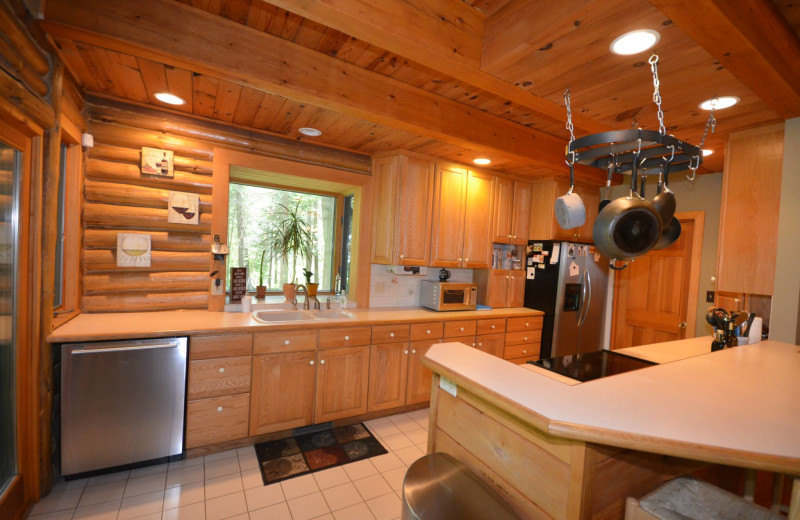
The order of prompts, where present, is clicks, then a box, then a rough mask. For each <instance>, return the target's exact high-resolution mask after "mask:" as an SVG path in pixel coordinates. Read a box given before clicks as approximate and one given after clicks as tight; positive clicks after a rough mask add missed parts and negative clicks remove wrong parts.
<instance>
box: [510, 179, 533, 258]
mask: <svg viewBox="0 0 800 520" xmlns="http://www.w3.org/2000/svg"><path fill="white" fill-rule="evenodd" d="M532 192H533V186H532V185H531V184H530V183H529V182H521V181H514V204H513V210H512V213H511V243H512V244H521V245H525V244H527V243H528V227H529V226H530V223H531V196H532Z"/></svg>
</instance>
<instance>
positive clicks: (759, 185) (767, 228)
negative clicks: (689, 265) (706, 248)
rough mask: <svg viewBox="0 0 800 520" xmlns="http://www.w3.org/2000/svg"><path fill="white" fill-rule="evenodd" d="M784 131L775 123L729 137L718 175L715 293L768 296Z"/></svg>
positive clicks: (772, 272) (775, 242) (772, 275)
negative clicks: (721, 172)
mask: <svg viewBox="0 0 800 520" xmlns="http://www.w3.org/2000/svg"><path fill="white" fill-rule="evenodd" d="M783 134H784V124H783V123H780V124H777V125H771V126H765V127H761V128H756V129H753V130H747V131H744V132H736V133H733V134H731V135H730V137H729V139H728V146H727V148H726V151H725V172H724V175H723V176H722V208H721V211H720V222H719V229H720V233H719V248H718V252H717V290H718V291H726V292H732V293H749V294H772V291H773V287H774V285H775V262H776V259H777V256H776V254H777V253H776V252H777V248H778V216H779V215H778V214H779V210H780V204H781V202H783V201H782V200H781V177H782V175H781V171H782V170H783ZM743 236H746V237H747V239H746V240H743V239H742V237H743ZM743 244H746V245H745V246H743Z"/></svg>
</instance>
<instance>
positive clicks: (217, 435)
mask: <svg viewBox="0 0 800 520" xmlns="http://www.w3.org/2000/svg"><path fill="white" fill-rule="evenodd" d="M249 411H250V394H237V395H226V396H224V397H211V398H208V399H196V400H192V401H189V402H188V403H187V404H186V418H187V419H186V447H187V448H194V447H197V446H205V445H207V444H216V443H218V442H225V441H230V440H233V439H241V438H243V437H247V420H248V414H249Z"/></svg>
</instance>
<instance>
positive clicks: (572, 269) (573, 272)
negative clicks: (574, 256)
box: [569, 261, 581, 276]
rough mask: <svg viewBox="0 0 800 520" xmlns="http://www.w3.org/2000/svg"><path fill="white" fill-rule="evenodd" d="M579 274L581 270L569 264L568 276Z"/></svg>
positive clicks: (573, 264) (576, 265) (575, 265)
mask: <svg viewBox="0 0 800 520" xmlns="http://www.w3.org/2000/svg"><path fill="white" fill-rule="evenodd" d="M579 274H581V268H580V266H579V265H578V264H576V263H575V262H574V261H573V262H572V263H571V264H569V275H570V276H578V275H579Z"/></svg>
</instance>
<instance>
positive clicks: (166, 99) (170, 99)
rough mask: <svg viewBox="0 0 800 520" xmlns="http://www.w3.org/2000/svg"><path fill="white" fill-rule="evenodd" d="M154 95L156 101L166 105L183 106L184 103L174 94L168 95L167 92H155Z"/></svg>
mask: <svg viewBox="0 0 800 520" xmlns="http://www.w3.org/2000/svg"><path fill="white" fill-rule="evenodd" d="M154 95H155V97H156V99H157V100H159V101H161V102H162V103H166V104H168V105H183V104H185V103H186V101H184V100H183V98H179V97H178V96H176V95H175V94H170V93H169V92H156V93H155V94H154Z"/></svg>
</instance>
